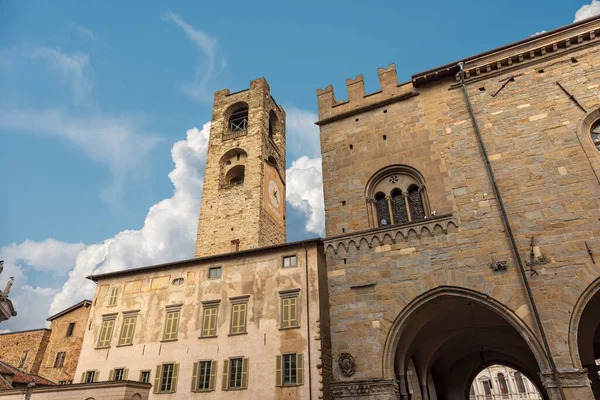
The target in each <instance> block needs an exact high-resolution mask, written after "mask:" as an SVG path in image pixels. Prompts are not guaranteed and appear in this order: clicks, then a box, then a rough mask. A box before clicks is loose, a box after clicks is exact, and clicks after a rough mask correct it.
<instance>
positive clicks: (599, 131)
mask: <svg viewBox="0 0 600 400" xmlns="http://www.w3.org/2000/svg"><path fill="white" fill-rule="evenodd" d="M591 135H592V141H593V142H594V146H596V149H598V151H600V120H598V121H596V122H595V123H594V124H593V125H592V130H591Z"/></svg>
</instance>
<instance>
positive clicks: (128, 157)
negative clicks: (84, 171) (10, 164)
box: [0, 109, 160, 206]
mask: <svg viewBox="0 0 600 400" xmlns="http://www.w3.org/2000/svg"><path fill="white" fill-rule="evenodd" d="M0 127H2V128H4V129H11V130H13V131H15V132H27V133H31V134H41V135H49V136H55V137H60V138H62V139H66V140H68V141H70V142H72V143H74V144H76V145H77V146H79V147H80V148H81V149H82V150H83V151H84V152H85V153H86V154H87V155H88V156H89V157H90V158H91V159H92V160H94V161H96V162H98V163H101V164H105V165H106V166H107V167H108V168H109V169H110V171H111V174H112V177H113V180H112V182H111V184H110V186H109V187H107V188H105V189H104V190H103V192H102V198H103V200H105V201H106V202H108V203H109V204H111V205H113V206H119V204H120V198H121V194H122V191H123V189H124V184H125V179H126V177H127V176H128V174H129V173H131V172H133V171H134V170H135V169H136V168H137V167H139V166H140V165H142V163H143V161H144V160H145V159H146V158H147V156H148V154H149V153H150V151H151V150H152V149H153V148H154V146H155V145H156V144H157V143H158V141H159V140H160V139H159V137H158V136H157V135H155V134H153V133H148V132H145V131H144V129H143V128H142V126H141V125H140V123H139V122H138V121H135V120H133V119H132V118H130V117H127V116H125V115H121V116H111V115H103V114H100V113H96V114H92V115H85V116H83V115H78V116H73V115H69V114H67V113H65V112H63V111H62V110H10V109H0Z"/></svg>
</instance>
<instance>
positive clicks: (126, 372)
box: [123, 368, 129, 381]
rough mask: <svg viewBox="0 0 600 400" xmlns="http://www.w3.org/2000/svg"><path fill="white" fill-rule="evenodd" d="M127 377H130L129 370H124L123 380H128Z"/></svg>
mask: <svg viewBox="0 0 600 400" xmlns="http://www.w3.org/2000/svg"><path fill="white" fill-rule="evenodd" d="M127 375H129V368H125V369H123V380H124V381H126V380H127Z"/></svg>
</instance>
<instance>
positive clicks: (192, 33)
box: [163, 12, 227, 104]
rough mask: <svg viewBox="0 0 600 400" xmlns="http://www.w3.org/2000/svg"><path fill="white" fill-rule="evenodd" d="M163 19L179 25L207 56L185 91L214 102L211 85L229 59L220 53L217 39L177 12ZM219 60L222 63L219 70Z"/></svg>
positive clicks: (199, 98) (192, 95) (194, 97)
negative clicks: (192, 24)
mask: <svg viewBox="0 0 600 400" xmlns="http://www.w3.org/2000/svg"><path fill="white" fill-rule="evenodd" d="M163 19H164V20H165V21H169V22H172V23H174V24H175V25H177V26H179V27H180V28H181V29H183V31H184V32H185V34H186V35H187V37H188V38H189V39H190V40H191V41H192V42H193V43H194V45H195V46H196V47H197V48H198V49H199V50H200V51H201V52H202V54H204V56H205V57H206V61H207V62H206V65H203V64H199V65H198V66H197V67H196V79H195V80H194V81H193V82H189V83H187V84H186V85H185V86H184V87H183V91H184V93H185V94H186V95H187V96H189V97H191V98H193V99H196V100H199V101H201V102H204V103H208V104H210V103H212V100H213V92H214V90H213V88H212V86H211V87H209V84H210V83H214V82H211V81H213V80H214V79H215V77H216V76H218V75H219V74H220V73H221V72H223V70H224V69H225V68H226V66H227V60H225V58H224V57H223V56H222V55H220V54H219V46H218V42H217V39H215V38H214V37H212V36H210V35H208V34H206V33H204V32H202V31H200V30H198V29H195V28H194V27H192V26H191V25H190V24H188V23H187V22H186V21H184V20H183V18H181V17H180V16H178V15H177V14H175V13H173V12H170V13H167V14H166V15H165V16H164V17H163ZM217 60H218V61H219V63H220V66H219V69H218V71H217Z"/></svg>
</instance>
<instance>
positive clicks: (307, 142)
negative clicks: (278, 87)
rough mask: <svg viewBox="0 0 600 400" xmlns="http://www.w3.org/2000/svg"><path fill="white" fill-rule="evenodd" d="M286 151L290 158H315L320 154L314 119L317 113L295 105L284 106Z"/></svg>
mask: <svg viewBox="0 0 600 400" xmlns="http://www.w3.org/2000/svg"><path fill="white" fill-rule="evenodd" d="M285 112H286V131H287V143H286V146H287V152H288V153H289V154H290V155H291V156H292V158H296V157H300V156H303V155H305V156H308V157H309V158H316V157H319V156H320V155H321V146H320V142H319V128H318V127H317V126H316V125H315V121H317V120H318V119H319V118H318V117H317V114H316V113H314V112H312V111H308V110H301V109H298V108H296V107H293V106H291V107H286V108H285Z"/></svg>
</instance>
